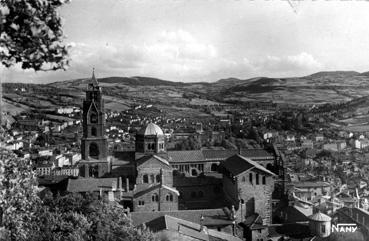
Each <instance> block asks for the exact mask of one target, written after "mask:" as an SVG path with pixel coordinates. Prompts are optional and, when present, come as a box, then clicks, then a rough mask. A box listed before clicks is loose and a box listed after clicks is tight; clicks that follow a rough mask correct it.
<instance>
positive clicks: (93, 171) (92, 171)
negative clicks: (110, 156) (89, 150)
mask: <svg viewBox="0 0 369 241" xmlns="http://www.w3.org/2000/svg"><path fill="white" fill-rule="evenodd" d="M89 177H99V167H98V166H97V165H94V166H90V167H89Z"/></svg>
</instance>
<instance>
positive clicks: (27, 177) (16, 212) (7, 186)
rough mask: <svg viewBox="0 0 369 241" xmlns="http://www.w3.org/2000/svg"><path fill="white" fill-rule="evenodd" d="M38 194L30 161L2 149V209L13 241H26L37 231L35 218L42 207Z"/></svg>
mask: <svg viewBox="0 0 369 241" xmlns="http://www.w3.org/2000/svg"><path fill="white" fill-rule="evenodd" d="M37 192H38V190H37V186H36V176H35V173H34V172H33V171H32V168H31V163H30V161H29V160H25V159H19V158H17V157H16V156H15V155H14V154H12V153H10V152H8V151H6V150H0V209H1V210H2V212H3V225H4V227H5V229H6V230H7V231H8V232H9V235H10V237H9V239H10V240H17V241H22V240H27V239H28V236H29V235H28V234H29V233H32V232H33V230H34V229H35V226H34V224H35V223H34V222H33V221H34V220H33V218H34V214H35V213H36V212H37V211H38V208H39V207H40V205H41V200H40V199H39V197H38V196H37Z"/></svg>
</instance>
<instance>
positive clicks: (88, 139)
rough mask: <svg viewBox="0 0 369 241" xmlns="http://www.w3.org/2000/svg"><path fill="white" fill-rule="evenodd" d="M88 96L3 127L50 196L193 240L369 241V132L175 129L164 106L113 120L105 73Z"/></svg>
mask: <svg viewBox="0 0 369 241" xmlns="http://www.w3.org/2000/svg"><path fill="white" fill-rule="evenodd" d="M85 89H86V90H85V98H84V100H83V103H80V104H78V105H75V106H59V107H57V108H55V109H53V110H48V112H45V113H30V112H24V113H20V114H19V115H17V116H14V117H12V116H10V115H7V113H4V114H3V116H2V124H3V125H2V126H3V129H2V139H3V141H2V142H1V143H2V146H1V147H2V148H4V149H7V150H8V151H10V152H13V153H15V154H16V155H17V156H18V157H19V158H24V159H30V160H32V168H33V170H34V171H35V173H37V177H38V178H37V179H38V183H39V184H38V185H39V188H40V192H47V191H50V192H52V193H53V194H54V195H66V194H70V193H79V194H83V195H85V194H87V193H90V194H93V195H95V196H96V197H97V198H99V199H102V200H106V201H108V202H113V203H117V204H118V205H120V206H121V207H122V213H124V214H125V215H127V216H129V217H130V218H131V219H132V222H133V225H134V226H135V227H143V226H144V227H146V228H149V229H150V230H152V231H153V232H155V233H160V232H164V231H166V230H170V231H173V232H176V233H178V235H180V236H183V237H188V238H189V239H190V240H247V241H249V240H250V241H251V240H252V241H261V240H264V241H267V240H312V238H315V239H314V240H326V239H324V238H326V237H328V236H330V235H331V233H332V230H333V229H332V228H331V227H337V226H335V225H337V224H339V223H352V224H355V225H356V226H355V227H357V230H358V231H357V234H358V235H359V234H360V235H363V236H364V237H366V238H368V237H369V236H368V231H369V211H368V209H369V186H368V182H369V174H368V173H369V170H368V169H369V165H368V164H367V159H368V155H369V152H368V150H369V132H361V131H346V130H344V129H340V128H339V127H338V126H337V125H334V123H335V122H337V120H339V117H340V116H342V115H347V112H345V113H343V112H341V111H340V110H341V109H340V108H339V107H338V106H335V105H332V106H320V107H316V108H305V107H298V108H295V109H293V108H289V107H288V106H284V105H277V104H273V103H270V104H267V103H265V104H263V105H257V104H256V105H252V103H250V105H248V106H246V107H244V106H242V105H230V104H228V105H227V104H224V105H217V106H206V108H208V109H209V113H210V114H211V117H208V116H206V117H200V116H199V117H197V118H192V119H189V118H168V117H167V116H166V115H165V114H164V113H163V112H162V111H161V110H160V109H159V108H157V107H156V106H155V104H154V103H152V104H147V105H134V106H132V107H131V108H130V109H127V110H125V111H121V112H117V111H107V110H105V108H104V95H103V87H101V86H100V84H99V81H98V79H97V78H96V77H95V73H92V77H91V78H89V79H88V82H87V84H86V88H85ZM15 91H18V92H19V91H21V92H22V93H27V89H21V90H18V89H17V90H15ZM201 108H204V107H201ZM337 230H338V229H337ZM338 233H339V234H342V233H340V232H338ZM365 240H366V239H365Z"/></svg>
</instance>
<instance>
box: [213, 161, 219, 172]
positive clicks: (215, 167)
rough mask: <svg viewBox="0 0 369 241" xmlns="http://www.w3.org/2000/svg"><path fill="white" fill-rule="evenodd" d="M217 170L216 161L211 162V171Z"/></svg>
mask: <svg viewBox="0 0 369 241" xmlns="http://www.w3.org/2000/svg"><path fill="white" fill-rule="evenodd" d="M217 170H218V165H217V164H216V163H213V164H211V171H212V172H216V171H217Z"/></svg>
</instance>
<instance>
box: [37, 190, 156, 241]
mask: <svg viewBox="0 0 369 241" xmlns="http://www.w3.org/2000/svg"><path fill="white" fill-rule="evenodd" d="M42 201H43V203H44V205H45V206H44V207H45V208H46V211H42V212H40V214H39V215H38V216H39V217H42V218H40V219H39V221H38V223H40V224H41V223H42V224H43V225H40V226H41V230H40V232H39V233H40V236H39V237H38V238H37V239H35V240H40V241H49V240H50V241H59V240H68V241H79V240H81V241H82V240H86V241H87V240H92V241H103V240H104V241H105V240H107V241H116V240H119V241H128V240H137V241H141V240H153V239H154V236H153V234H152V233H151V232H150V231H148V230H143V229H138V228H136V227H134V226H133V225H132V222H131V220H130V218H129V216H128V215H126V214H125V213H124V209H123V208H122V207H121V206H119V205H117V204H115V203H108V202H104V201H102V200H98V198H97V196H96V195H93V194H86V195H83V196H82V195H81V194H73V193H71V194H67V195H64V196H60V195H57V196H56V197H54V198H53V196H52V194H51V193H46V195H45V196H44V198H43V199H42ZM70 233H73V236H71V235H69V234H70ZM48 237H49V238H48ZM51 237H52V238H51ZM55 237H56V238H55ZM58 238H59V239H58Z"/></svg>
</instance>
